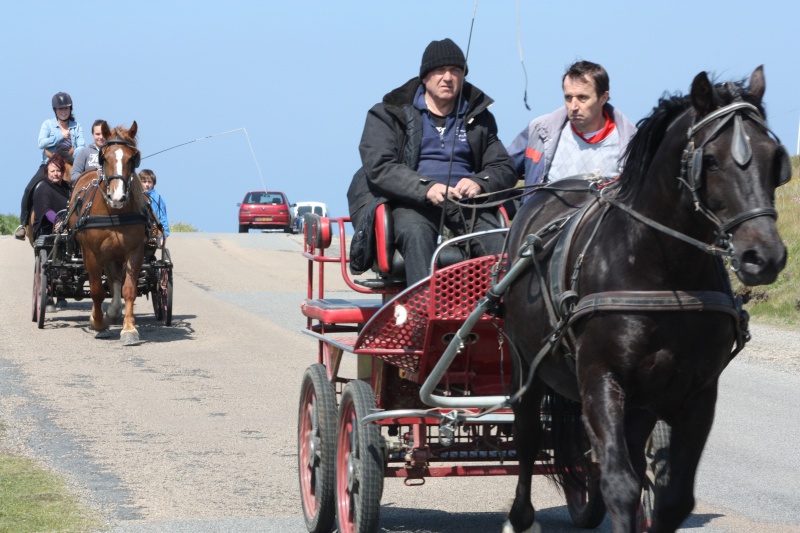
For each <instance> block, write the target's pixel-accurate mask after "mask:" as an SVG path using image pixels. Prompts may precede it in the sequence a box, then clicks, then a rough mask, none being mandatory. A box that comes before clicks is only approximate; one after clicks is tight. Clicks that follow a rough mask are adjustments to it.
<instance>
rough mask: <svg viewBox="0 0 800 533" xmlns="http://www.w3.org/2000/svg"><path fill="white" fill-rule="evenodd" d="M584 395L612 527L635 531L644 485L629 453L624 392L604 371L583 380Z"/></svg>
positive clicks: (588, 429) (619, 531) (621, 532)
mask: <svg viewBox="0 0 800 533" xmlns="http://www.w3.org/2000/svg"><path fill="white" fill-rule="evenodd" d="M579 357H580V356H579ZM582 397H583V416H584V424H585V426H586V432H587V434H588V435H589V438H590V439H591V441H592V447H593V448H594V451H595V452H596V453H597V455H598V459H599V462H600V472H601V475H600V491H601V492H602V494H603V500H604V501H605V504H606V508H607V509H608V514H609V516H610V518H611V530H612V531H613V532H614V533H633V532H634V531H636V510H637V507H638V503H639V496H640V494H641V488H640V484H639V477H638V476H637V475H636V472H635V471H634V468H633V465H632V464H631V460H630V456H629V453H628V444H627V439H626V432H625V391H624V390H623V389H622V386H621V385H620V384H619V383H618V382H617V380H616V378H615V377H614V376H613V374H612V373H611V372H603V371H602V370H601V371H599V372H598V373H596V374H593V376H591V377H589V378H588V379H586V380H585V381H584V383H583V387H582ZM642 446H643V445H642ZM642 464H643V461H642Z"/></svg>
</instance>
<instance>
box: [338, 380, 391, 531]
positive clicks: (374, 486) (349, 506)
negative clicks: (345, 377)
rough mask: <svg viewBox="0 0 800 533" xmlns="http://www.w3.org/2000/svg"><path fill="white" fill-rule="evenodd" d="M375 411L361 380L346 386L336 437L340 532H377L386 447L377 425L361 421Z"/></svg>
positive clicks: (371, 398)
mask: <svg viewBox="0 0 800 533" xmlns="http://www.w3.org/2000/svg"><path fill="white" fill-rule="evenodd" d="M373 409H375V395H374V394H373V393H372V389H371V388H370V386H369V385H368V384H367V383H365V382H363V381H359V380H353V381H351V382H350V383H348V384H347V386H346V387H345V388H344V392H343V393H342V401H341V405H340V406H339V429H338V436H337V438H336V516H337V519H338V522H339V531H340V533H373V532H375V531H378V523H379V519H380V506H381V495H382V493H383V466H384V465H383V462H384V461H383V455H384V454H383V444H382V441H381V434H380V429H379V428H378V426H377V424H368V425H366V426H365V425H362V424H361V419H362V418H364V416H366V415H368V414H370V412H371V411H372V410H373Z"/></svg>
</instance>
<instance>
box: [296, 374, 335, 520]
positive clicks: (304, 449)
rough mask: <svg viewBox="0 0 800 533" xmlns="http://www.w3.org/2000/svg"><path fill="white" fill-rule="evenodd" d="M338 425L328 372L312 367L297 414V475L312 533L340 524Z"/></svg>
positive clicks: (304, 381)
mask: <svg viewBox="0 0 800 533" xmlns="http://www.w3.org/2000/svg"><path fill="white" fill-rule="evenodd" d="M336 422H337V413H336V391H335V390H334V388H333V385H332V384H331V382H330V381H328V371H327V370H326V369H325V367H324V366H323V365H319V364H316V365H311V366H310V367H308V368H307V369H306V371H305V373H304V374H303V384H302V385H301V387H300V404H299V406H298V410H297V473H298V480H299V483H300V500H301V502H302V508H303V518H304V520H305V523H306V528H307V529H308V531H309V532H310V533H328V532H329V531H331V530H332V529H333V524H334V521H335V520H336ZM312 440H313V446H312ZM312 454H313V457H312Z"/></svg>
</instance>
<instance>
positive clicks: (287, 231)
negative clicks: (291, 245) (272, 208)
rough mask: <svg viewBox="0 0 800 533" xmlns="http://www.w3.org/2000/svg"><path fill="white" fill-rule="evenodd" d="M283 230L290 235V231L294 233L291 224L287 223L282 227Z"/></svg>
mask: <svg viewBox="0 0 800 533" xmlns="http://www.w3.org/2000/svg"><path fill="white" fill-rule="evenodd" d="M283 232H284V233H288V234H289V235H291V234H292V233H294V229H293V228H292V225H291V224H289V225H288V226H286V227H285V228H283Z"/></svg>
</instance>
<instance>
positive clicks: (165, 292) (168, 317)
mask: <svg viewBox="0 0 800 533" xmlns="http://www.w3.org/2000/svg"><path fill="white" fill-rule="evenodd" d="M161 275H162V278H164V277H165V278H166V280H165V282H164V283H165V284H164V285H161V286H160V287H161V291H162V292H161V303H162V308H163V309H164V325H165V326H171V325H172V269H171V268H165V269H164V272H163V273H162V274H161Z"/></svg>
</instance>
